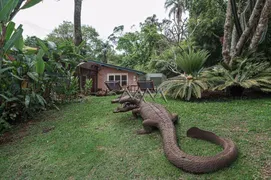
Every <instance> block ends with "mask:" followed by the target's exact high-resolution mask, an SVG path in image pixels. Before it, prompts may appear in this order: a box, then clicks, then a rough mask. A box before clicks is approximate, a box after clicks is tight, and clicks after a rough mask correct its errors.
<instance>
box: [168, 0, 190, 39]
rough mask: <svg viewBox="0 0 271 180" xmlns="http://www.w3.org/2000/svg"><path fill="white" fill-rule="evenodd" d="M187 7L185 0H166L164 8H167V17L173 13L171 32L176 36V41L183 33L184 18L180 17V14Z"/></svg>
mask: <svg viewBox="0 0 271 180" xmlns="http://www.w3.org/2000/svg"><path fill="white" fill-rule="evenodd" d="M187 7H188V2H187V0H166V2H165V8H166V10H169V17H170V18H171V16H172V15H173V26H172V31H171V33H172V34H174V36H176V38H174V39H176V42H177V43H179V42H180V41H181V40H182V39H181V35H182V34H183V27H184V26H185V25H184V24H185V20H183V19H182V14H183V13H184V12H185V10H186V9H187Z"/></svg>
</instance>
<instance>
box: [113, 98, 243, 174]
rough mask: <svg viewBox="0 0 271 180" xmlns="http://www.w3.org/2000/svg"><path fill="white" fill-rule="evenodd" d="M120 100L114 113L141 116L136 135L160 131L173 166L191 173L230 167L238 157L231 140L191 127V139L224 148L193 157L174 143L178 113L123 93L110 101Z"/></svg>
mask: <svg viewBox="0 0 271 180" xmlns="http://www.w3.org/2000/svg"><path fill="white" fill-rule="evenodd" d="M118 102H119V103H120V104H122V105H123V106H122V107H118V108H117V109H116V110H115V111H114V112H115V113H118V112H126V111H130V110H132V113H133V115H134V116H135V117H138V115H140V116H141V117H142V118H143V127H144V128H143V129H142V130H139V131H138V133H139V134H148V133H151V132H152V130H153V128H154V127H156V128H158V129H159V130H160V132H161V134H162V138H163V148H164V152H165V155H166V157H167V159H168V160H169V161H170V162H171V163H172V164H174V165H175V166H176V167H178V168H181V169H183V170H184V171H187V172H191V173H208V172H213V171H217V170H219V169H222V168H224V167H227V166H229V165H230V164H231V163H233V162H234V161H235V160H236V159H237V154H238V151H237V148H236V146H235V144H234V143H233V141H232V140H230V139H225V138H221V137H219V136H217V135H215V134H214V133H212V132H208V131H204V130H201V129H199V128H196V127H192V128H190V129H189V130H188V131H187V136H188V137H191V138H197V139H202V140H206V141H210V142H212V143H215V144H217V145H220V146H222V147H223V151H222V152H220V153H218V154H216V155H215V156H208V157H202V156H192V155H189V154H186V153H185V152H183V151H182V150H181V149H180V148H179V147H178V143H177V138H176V130H175V126H174V122H175V121H176V120H178V116H177V115H175V114H171V113H169V112H168V111H167V110H166V109H165V108H164V107H163V106H162V105H160V104H155V103H149V102H143V101H139V100H138V99H135V98H132V97H129V96H125V97H122V98H119V99H115V100H113V101H112V103H118Z"/></svg>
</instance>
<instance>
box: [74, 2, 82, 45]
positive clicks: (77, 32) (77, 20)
mask: <svg viewBox="0 0 271 180" xmlns="http://www.w3.org/2000/svg"><path fill="white" fill-rule="evenodd" d="M82 1H83V0H74V44H75V45H76V46H79V45H80V44H81V43H82V41H83V39H82V31H81V10H82Z"/></svg>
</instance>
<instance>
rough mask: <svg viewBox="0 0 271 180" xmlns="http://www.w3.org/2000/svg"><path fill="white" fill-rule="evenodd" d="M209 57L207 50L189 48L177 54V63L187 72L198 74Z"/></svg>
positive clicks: (193, 74)
mask: <svg viewBox="0 0 271 180" xmlns="http://www.w3.org/2000/svg"><path fill="white" fill-rule="evenodd" d="M208 57H209V53H208V52H207V51H206V50H194V49H192V48H189V49H188V51H183V52H182V53H181V54H180V55H179V56H177V58H176V63H177V66H178V67H179V68H180V69H181V70H183V71H184V73H185V74H188V75H192V76H197V75H198V74H199V72H200V71H201V70H202V69H203V65H204V63H205V62H206V60H207V58H208Z"/></svg>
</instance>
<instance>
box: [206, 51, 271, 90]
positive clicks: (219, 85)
mask: <svg viewBox="0 0 271 180" xmlns="http://www.w3.org/2000/svg"><path fill="white" fill-rule="evenodd" d="M234 62H235V63H234V64H233V65H232V66H231V67H229V66H227V65H224V64H221V65H217V66H214V67H213V68H211V69H210V70H208V71H204V73H203V76H204V77H205V78H207V79H208V81H209V83H210V84H213V88H212V90H225V89H231V88H232V87H240V88H243V89H249V88H257V89H259V90H261V91H263V92H271V63H270V61H268V60H267V59H265V58H263V57H262V56H261V55H258V56H254V57H244V58H237V59H236V60H235V61H234Z"/></svg>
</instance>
